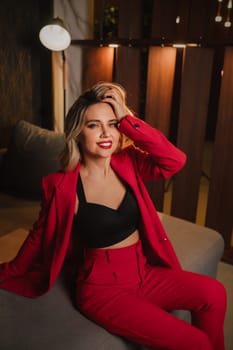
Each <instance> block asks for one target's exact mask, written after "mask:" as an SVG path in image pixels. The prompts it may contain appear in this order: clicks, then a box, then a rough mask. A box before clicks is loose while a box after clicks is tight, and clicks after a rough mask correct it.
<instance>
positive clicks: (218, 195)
mask: <svg viewBox="0 0 233 350" xmlns="http://www.w3.org/2000/svg"><path fill="white" fill-rule="evenodd" d="M206 225H207V226H209V227H212V228H214V229H216V230H218V231H219V232H220V233H221V234H222V235H223V237H224V240H225V244H226V248H227V249H230V247H231V239H232V227H233V48H232V47H228V48H226V51H225V59H224V66H223V76H222V84H221V90H220V100H219V109H218V121H217V127H216V136H215V143H214V159H213V165H212V170H211V180H210V190H209V198H208V207H207V216H206ZM231 261H232V262H233V254H231Z"/></svg>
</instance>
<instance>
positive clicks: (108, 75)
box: [82, 47, 114, 90]
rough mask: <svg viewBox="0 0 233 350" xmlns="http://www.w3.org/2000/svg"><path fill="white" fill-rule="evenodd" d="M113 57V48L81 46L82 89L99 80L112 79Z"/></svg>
mask: <svg viewBox="0 0 233 350" xmlns="http://www.w3.org/2000/svg"><path fill="white" fill-rule="evenodd" d="M113 58H114V49H113V48H110V47H95V48H83V77H82V87H83V90H86V89H89V88H90V87H91V86H92V85H93V84H96V83H98V82H99V81H112V74H113Z"/></svg>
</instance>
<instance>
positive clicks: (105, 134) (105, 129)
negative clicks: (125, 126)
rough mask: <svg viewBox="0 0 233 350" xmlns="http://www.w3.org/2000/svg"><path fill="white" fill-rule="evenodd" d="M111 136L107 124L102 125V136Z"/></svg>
mask: <svg viewBox="0 0 233 350" xmlns="http://www.w3.org/2000/svg"><path fill="white" fill-rule="evenodd" d="M108 136H109V130H108V128H107V127H106V126H102V130H101V137H108Z"/></svg>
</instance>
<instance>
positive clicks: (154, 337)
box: [78, 286, 213, 350]
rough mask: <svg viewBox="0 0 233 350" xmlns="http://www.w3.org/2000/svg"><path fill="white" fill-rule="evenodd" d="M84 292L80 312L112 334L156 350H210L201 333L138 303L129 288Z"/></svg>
mask: <svg viewBox="0 0 233 350" xmlns="http://www.w3.org/2000/svg"><path fill="white" fill-rule="evenodd" d="M85 289H86V290H85V293H86V297H85V302H83V303H82V305H80V308H81V311H82V312H83V313H84V314H85V315H86V316H87V317H88V318H89V319H91V320H93V321H94V322H96V323H97V324H99V325H100V326H102V327H103V328H105V329H106V330H108V331H109V332H111V333H113V334H118V335H120V336H122V337H125V338H126V339H128V340H131V341H133V342H135V343H138V344H142V345H144V346H146V347H148V348H151V349H156V350H158V349H167V350H168V349H169V350H213V347H212V345H211V343H210V341H209V339H208V337H207V336H206V334H205V333H204V332H202V331H200V330H199V329H198V328H196V327H194V326H192V325H190V324H188V323H187V322H185V321H182V320H179V319H178V318H177V317H176V316H174V315H172V314H170V313H169V312H167V311H165V310H163V309H162V308H160V307H159V306H157V305H156V304H152V303H151V302H147V301H146V300H143V299H141V298H140V297H138V296H137V295H136V293H135V292H134V291H133V290H131V291H130V287H129V289H128V290H126V289H125V290H121V289H118V288H116V287H115V288H107V287H106V288H103V287H102V288H101V287H99V288H95V287H94V288H90V286H89V287H87V288H85ZM132 289H134V288H132ZM78 297H80V295H79V296H78Z"/></svg>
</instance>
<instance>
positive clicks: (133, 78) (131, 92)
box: [114, 47, 141, 115]
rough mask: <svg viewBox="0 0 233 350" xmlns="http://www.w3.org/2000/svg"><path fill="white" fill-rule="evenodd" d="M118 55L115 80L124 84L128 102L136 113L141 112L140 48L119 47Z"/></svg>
mask: <svg viewBox="0 0 233 350" xmlns="http://www.w3.org/2000/svg"><path fill="white" fill-rule="evenodd" d="M116 50H117V55H116V65H115V67H116V69H115V75H114V80H115V81H116V82H118V83H119V84H121V85H122V86H124V88H125V89H126V92H127V103H128V105H129V107H130V108H131V109H133V111H134V112H135V114H137V115H139V113H140V93H141V74H140V71H141V68H140V67H141V66H140V64H141V55H140V49H137V48H129V47H119V48H118V49H116Z"/></svg>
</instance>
